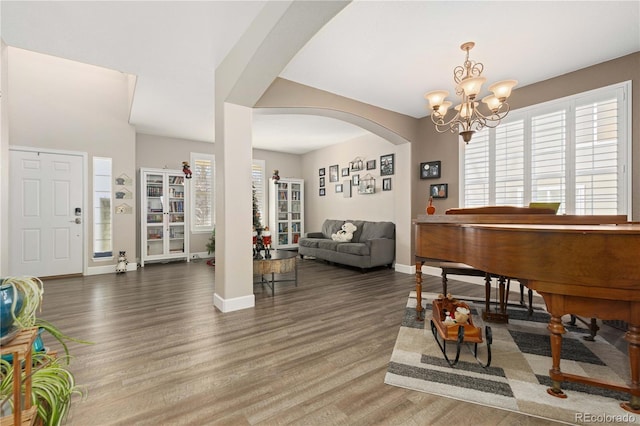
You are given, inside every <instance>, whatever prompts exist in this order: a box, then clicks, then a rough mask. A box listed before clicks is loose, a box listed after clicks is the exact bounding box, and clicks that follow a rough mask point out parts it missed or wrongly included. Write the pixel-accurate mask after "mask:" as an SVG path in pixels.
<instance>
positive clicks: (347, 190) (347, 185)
mask: <svg viewBox="0 0 640 426" xmlns="http://www.w3.org/2000/svg"><path fill="white" fill-rule="evenodd" d="M342 196H343V197H344V198H351V181H350V180H345V181H342Z"/></svg>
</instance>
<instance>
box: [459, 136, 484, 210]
mask: <svg viewBox="0 0 640 426" xmlns="http://www.w3.org/2000/svg"><path fill="white" fill-rule="evenodd" d="M464 170H465V175H464V199H465V202H466V204H465V205H466V206H467V207H478V206H486V205H488V204H489V133H488V132H486V131H484V132H478V133H476V134H475V135H473V143H469V144H468V145H465V155H464Z"/></svg>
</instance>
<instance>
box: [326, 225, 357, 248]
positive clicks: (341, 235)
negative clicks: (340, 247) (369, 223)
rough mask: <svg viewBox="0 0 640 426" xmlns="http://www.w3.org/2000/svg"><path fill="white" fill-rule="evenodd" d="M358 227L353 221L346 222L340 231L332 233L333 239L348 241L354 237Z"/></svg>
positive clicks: (342, 241)
mask: <svg viewBox="0 0 640 426" xmlns="http://www.w3.org/2000/svg"><path fill="white" fill-rule="evenodd" d="M357 229H358V227H357V226H355V225H354V224H353V223H351V222H345V223H344V225H342V227H341V228H340V230H339V231H338V232H336V233H335V234H331V239H332V240H333V241H339V242H341V243H348V242H349V241H351V239H352V238H353V233H354V232H356V230H357Z"/></svg>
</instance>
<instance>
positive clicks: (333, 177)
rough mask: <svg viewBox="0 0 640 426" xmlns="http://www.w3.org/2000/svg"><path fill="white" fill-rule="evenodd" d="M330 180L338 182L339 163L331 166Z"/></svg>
mask: <svg viewBox="0 0 640 426" xmlns="http://www.w3.org/2000/svg"><path fill="white" fill-rule="evenodd" d="M329 182H338V165H337V164H336V165H335V166H329Z"/></svg>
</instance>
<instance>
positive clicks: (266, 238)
mask: <svg viewBox="0 0 640 426" xmlns="http://www.w3.org/2000/svg"><path fill="white" fill-rule="evenodd" d="M262 244H263V245H264V258H265V259H271V252H270V250H271V231H269V227H268V226H267V227H265V228H264V231H262Z"/></svg>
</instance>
